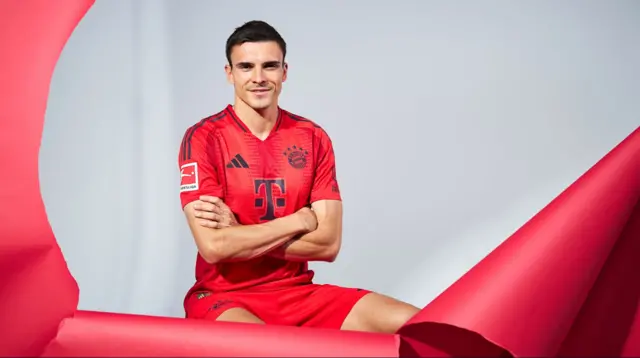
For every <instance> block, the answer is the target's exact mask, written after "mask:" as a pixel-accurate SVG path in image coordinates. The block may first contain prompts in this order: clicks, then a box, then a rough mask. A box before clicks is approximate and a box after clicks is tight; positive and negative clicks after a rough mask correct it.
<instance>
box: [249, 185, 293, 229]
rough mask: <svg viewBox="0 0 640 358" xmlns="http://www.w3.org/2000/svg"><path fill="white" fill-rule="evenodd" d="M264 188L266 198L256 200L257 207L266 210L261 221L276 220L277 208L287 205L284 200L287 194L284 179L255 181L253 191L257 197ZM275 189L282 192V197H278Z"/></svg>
mask: <svg viewBox="0 0 640 358" xmlns="http://www.w3.org/2000/svg"><path fill="white" fill-rule="evenodd" d="M262 187H264V196H263V197H257V198H256V201H255V206H256V208H261V209H264V215H262V217H261V218H260V220H263V221H265V220H266V221H269V220H273V219H275V218H276V208H282V207H284V206H285V205H286V204H287V202H286V200H285V198H284V195H285V194H286V187H285V182H284V179H255V180H254V181H253V190H254V193H255V194H256V195H260V191H261V189H262ZM274 188H278V189H279V190H280V195H282V196H281V197H276V195H275V193H274V190H273V189H274Z"/></svg>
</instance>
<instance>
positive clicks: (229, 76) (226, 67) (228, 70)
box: [224, 64, 233, 84]
mask: <svg viewBox="0 0 640 358" xmlns="http://www.w3.org/2000/svg"><path fill="white" fill-rule="evenodd" d="M224 72H225V73H226V74H227V82H229V84H233V73H232V72H231V66H230V65H229V64H226V65H224Z"/></svg>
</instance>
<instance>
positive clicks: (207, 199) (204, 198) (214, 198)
mask: <svg viewBox="0 0 640 358" xmlns="http://www.w3.org/2000/svg"><path fill="white" fill-rule="evenodd" d="M200 200H202V201H205V202H207V203H212V204H217V203H219V202H221V201H222V199H220V198H218V197H217V196H211V195H201V196H200Z"/></svg>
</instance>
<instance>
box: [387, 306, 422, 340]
mask: <svg viewBox="0 0 640 358" xmlns="http://www.w3.org/2000/svg"><path fill="white" fill-rule="evenodd" d="M418 312H420V309H419V308H418V307H415V306H412V305H410V304H408V303H401V304H398V305H396V306H395V307H394V309H392V310H389V311H388V314H387V317H386V319H385V320H384V321H385V322H383V324H382V326H381V327H379V328H380V331H382V332H383V333H390V334H392V333H396V332H397V331H398V330H399V329H400V328H401V327H402V326H404V325H405V323H407V322H408V321H409V320H410V319H411V318H413V316H415V315H416V314H417V313H418Z"/></svg>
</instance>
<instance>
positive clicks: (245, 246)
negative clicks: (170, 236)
mask: <svg viewBox="0 0 640 358" xmlns="http://www.w3.org/2000/svg"><path fill="white" fill-rule="evenodd" d="M213 230H215V232H214V231H213ZM305 232H306V228H305V227H304V225H303V222H302V221H301V220H300V218H299V217H298V216H297V215H296V214H293V215H289V216H285V217H282V218H279V219H275V220H273V221H270V222H268V223H264V224H257V225H238V226H232V227H228V228H224V229H212V232H211V234H212V235H211V240H210V243H211V251H210V252H211V255H210V257H211V259H210V261H215V262H229V261H244V260H249V259H252V258H255V257H259V256H262V255H264V254H265V253H268V252H269V251H271V250H273V249H274V248H277V247H279V246H281V245H282V244H284V243H286V242H288V241H289V240H291V239H292V238H293V237H295V236H297V235H300V234H304V233H305Z"/></svg>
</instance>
